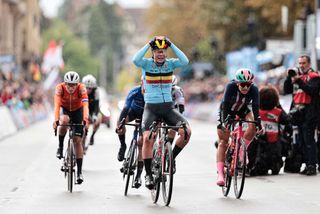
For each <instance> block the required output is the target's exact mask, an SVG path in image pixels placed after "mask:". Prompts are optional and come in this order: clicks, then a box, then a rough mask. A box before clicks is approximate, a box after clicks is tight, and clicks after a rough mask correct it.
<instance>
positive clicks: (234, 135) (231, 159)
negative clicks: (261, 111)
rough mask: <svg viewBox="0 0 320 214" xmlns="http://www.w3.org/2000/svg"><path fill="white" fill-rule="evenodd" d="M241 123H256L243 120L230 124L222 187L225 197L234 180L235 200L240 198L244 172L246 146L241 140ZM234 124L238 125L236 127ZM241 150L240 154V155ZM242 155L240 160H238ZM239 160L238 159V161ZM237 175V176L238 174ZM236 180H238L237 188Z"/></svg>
mask: <svg viewBox="0 0 320 214" xmlns="http://www.w3.org/2000/svg"><path fill="white" fill-rule="evenodd" d="M243 123H254V124H256V121H247V120H243V119H238V120H234V121H233V122H232V124H231V133H230V140H231V142H229V145H228V147H227V150H226V158H225V168H226V173H225V174H226V175H225V186H223V187H222V192H223V195H224V196H227V195H228V193H229V190H230V186H231V177H233V178H234V193H235V195H236V198H240V197H241V195H242V192H243V188H244V182H245V172H246V158H247V156H246V144H245V142H244V141H243V140H242V137H243V135H244V129H243V126H242V125H243ZM236 124H238V125H237V126H236ZM240 148H242V154H240ZM240 155H242V156H241V157H242V160H241V158H240ZM239 158H240V159H239ZM238 173H239V174H238ZM238 178H239V179H240V182H239V186H238Z"/></svg>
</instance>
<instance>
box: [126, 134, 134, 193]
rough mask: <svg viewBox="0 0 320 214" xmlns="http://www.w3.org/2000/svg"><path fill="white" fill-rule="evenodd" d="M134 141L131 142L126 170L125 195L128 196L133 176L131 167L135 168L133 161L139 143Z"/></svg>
mask: <svg viewBox="0 0 320 214" xmlns="http://www.w3.org/2000/svg"><path fill="white" fill-rule="evenodd" d="M134 141H135V140H134ZM134 141H133V142H132V143H131V146H130V149H129V157H128V160H129V161H128V163H127V168H126V169H125V171H124V174H125V176H126V183H125V188H124V195H125V196H127V194H128V188H129V183H130V177H131V175H130V171H131V169H132V170H133V161H134V157H135V151H136V146H137V144H136V143H135V142H134ZM132 176H133V175H132ZM132 180H133V179H132Z"/></svg>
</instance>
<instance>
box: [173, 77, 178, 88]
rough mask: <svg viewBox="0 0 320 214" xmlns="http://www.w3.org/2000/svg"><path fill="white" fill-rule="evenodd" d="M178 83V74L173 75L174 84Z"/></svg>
mask: <svg viewBox="0 0 320 214" xmlns="http://www.w3.org/2000/svg"><path fill="white" fill-rule="evenodd" d="M177 84H178V78H177V77H176V75H172V86H175V85H177Z"/></svg>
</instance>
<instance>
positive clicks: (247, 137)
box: [242, 112, 256, 148]
mask: <svg viewBox="0 0 320 214" xmlns="http://www.w3.org/2000/svg"><path fill="white" fill-rule="evenodd" d="M245 119H246V120H249V121H253V120H254V117H253V113H252V112H249V113H248V114H247V115H246V117H245ZM255 134H256V126H255V124H253V123H248V128H247V130H246V131H245V133H244V135H243V138H242V139H243V141H244V142H245V143H246V146H247V148H248V147H249V145H250V143H251V142H252V140H253V138H254V136H255Z"/></svg>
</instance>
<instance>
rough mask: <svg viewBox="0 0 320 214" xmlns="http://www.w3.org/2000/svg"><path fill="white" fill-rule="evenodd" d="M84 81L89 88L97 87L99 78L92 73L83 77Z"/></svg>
mask: <svg viewBox="0 0 320 214" xmlns="http://www.w3.org/2000/svg"><path fill="white" fill-rule="evenodd" d="M82 82H83V83H84V84H85V86H86V87H87V88H96V87H97V80H96V78H95V77H94V76H92V75H91V74H88V75H85V76H84V77H83V78H82Z"/></svg>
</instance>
